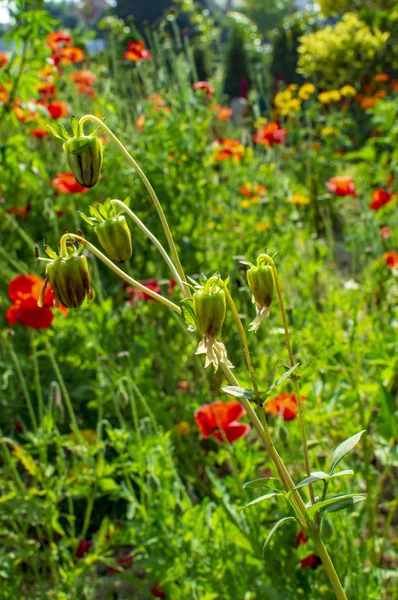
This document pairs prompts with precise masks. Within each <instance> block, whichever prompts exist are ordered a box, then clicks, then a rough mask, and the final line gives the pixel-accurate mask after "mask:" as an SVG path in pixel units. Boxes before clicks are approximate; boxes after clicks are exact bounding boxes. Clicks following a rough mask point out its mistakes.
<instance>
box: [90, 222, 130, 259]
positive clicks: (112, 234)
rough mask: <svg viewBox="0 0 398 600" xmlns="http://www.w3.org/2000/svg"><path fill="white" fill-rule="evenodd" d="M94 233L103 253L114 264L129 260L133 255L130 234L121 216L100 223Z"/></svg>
mask: <svg viewBox="0 0 398 600" xmlns="http://www.w3.org/2000/svg"><path fill="white" fill-rule="evenodd" d="M94 231H95V233H96V234H97V237H98V239H99V241H100V244H101V246H102V247H103V249H104V250H105V252H106V253H107V254H108V255H109V256H110V257H111V258H112V260H114V261H116V262H124V261H125V260H129V259H130V258H131V256H132V254H133V247H132V244H131V233H130V229H129V226H128V225H127V221H126V218H125V217H124V216H123V215H120V216H118V217H114V218H112V219H109V220H106V221H102V223H99V224H98V225H96V226H95V227H94Z"/></svg>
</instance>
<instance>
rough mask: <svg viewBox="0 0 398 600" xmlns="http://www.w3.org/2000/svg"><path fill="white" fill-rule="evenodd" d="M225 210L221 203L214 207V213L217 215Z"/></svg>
mask: <svg viewBox="0 0 398 600" xmlns="http://www.w3.org/2000/svg"><path fill="white" fill-rule="evenodd" d="M223 212H224V208H223V207H222V205H221V204H219V205H218V206H216V208H213V213H214V214H215V215H222V214H223Z"/></svg>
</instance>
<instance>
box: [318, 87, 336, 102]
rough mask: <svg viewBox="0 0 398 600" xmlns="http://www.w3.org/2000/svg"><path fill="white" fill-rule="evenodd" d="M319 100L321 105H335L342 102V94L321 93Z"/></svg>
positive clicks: (332, 91)
mask: <svg viewBox="0 0 398 600" xmlns="http://www.w3.org/2000/svg"><path fill="white" fill-rule="evenodd" d="M318 100H319V102H320V103H321V104H335V103H336V102H339V101H340V100H341V94H340V92H339V91H338V90H330V92H321V93H320V94H319V95H318Z"/></svg>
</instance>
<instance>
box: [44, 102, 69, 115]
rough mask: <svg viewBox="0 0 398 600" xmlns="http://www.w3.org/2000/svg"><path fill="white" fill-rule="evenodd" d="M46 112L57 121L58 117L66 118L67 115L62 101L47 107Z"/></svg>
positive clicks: (66, 109)
mask: <svg viewBox="0 0 398 600" xmlns="http://www.w3.org/2000/svg"><path fill="white" fill-rule="evenodd" d="M47 110H48V112H49V113H50V115H51V117H52V118H53V119H59V118H60V117H66V116H67V115H68V113H69V110H68V107H67V106H66V103H65V102H63V101H62V100H55V101H54V102H52V103H51V104H49V105H48V106H47Z"/></svg>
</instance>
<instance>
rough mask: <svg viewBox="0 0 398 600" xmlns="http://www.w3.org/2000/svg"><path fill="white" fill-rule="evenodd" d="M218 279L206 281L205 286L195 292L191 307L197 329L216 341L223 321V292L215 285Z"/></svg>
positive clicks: (224, 303)
mask: <svg viewBox="0 0 398 600" xmlns="http://www.w3.org/2000/svg"><path fill="white" fill-rule="evenodd" d="M217 282H218V278H216V277H212V278H211V279H208V280H207V282H206V284H205V286H204V287H203V288H201V289H198V290H196V291H195V293H194V295H193V306H194V310H195V316H196V321H197V324H198V329H199V331H200V333H201V334H202V335H203V336H207V337H212V338H214V339H217V338H218V337H219V335H220V333H221V329H222V326H223V323H224V319H225V312H226V300H225V292H224V290H223V289H222V287H221V286H220V285H219V284H218V283H217Z"/></svg>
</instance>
